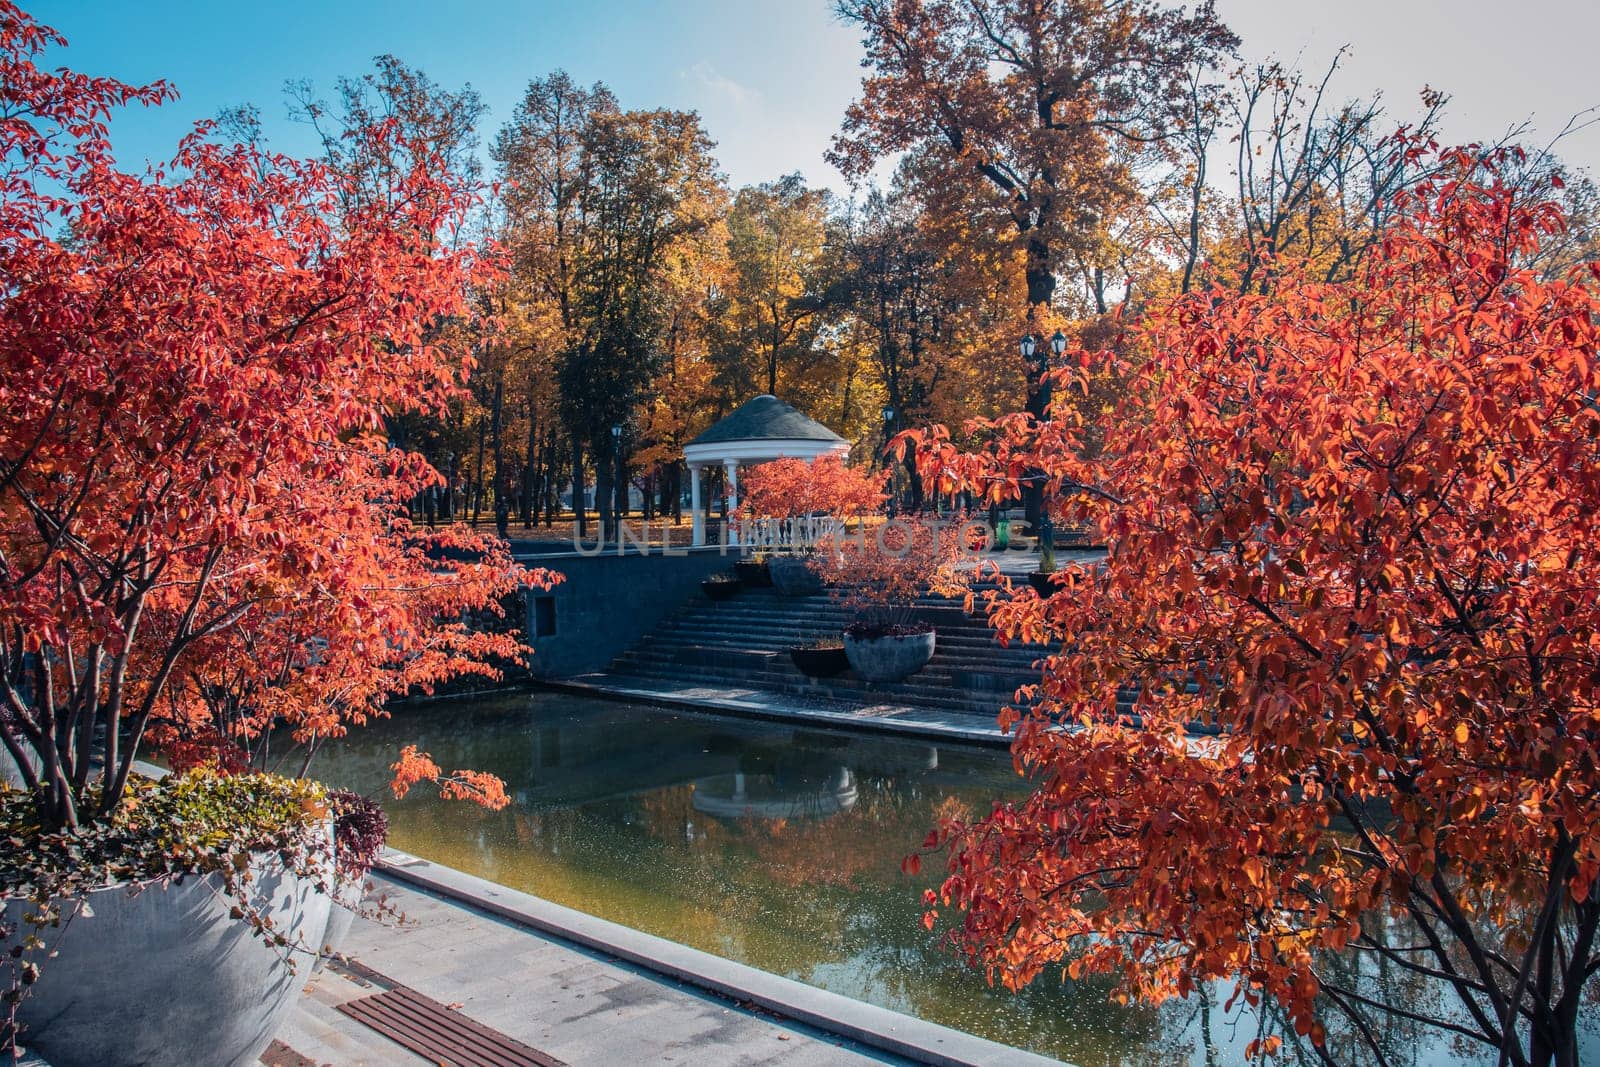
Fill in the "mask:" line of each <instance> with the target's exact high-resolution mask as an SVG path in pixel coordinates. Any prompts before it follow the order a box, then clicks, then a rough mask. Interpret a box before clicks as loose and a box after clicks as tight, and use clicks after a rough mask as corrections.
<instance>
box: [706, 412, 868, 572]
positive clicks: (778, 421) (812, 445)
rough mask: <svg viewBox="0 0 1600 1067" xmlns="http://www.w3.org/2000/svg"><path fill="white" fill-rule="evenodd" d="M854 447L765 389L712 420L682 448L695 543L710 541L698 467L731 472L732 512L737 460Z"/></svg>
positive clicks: (730, 511)
mask: <svg viewBox="0 0 1600 1067" xmlns="http://www.w3.org/2000/svg"><path fill="white" fill-rule="evenodd" d="M849 451H850V445H849V443H848V442H847V441H845V439H844V438H842V437H840V436H839V435H838V434H836V433H834V432H833V431H832V430H830V429H828V428H827V427H826V426H824V425H822V423H820V422H818V421H816V420H815V419H809V418H807V417H806V416H804V415H802V414H800V412H798V411H796V410H795V409H794V408H792V407H790V406H789V405H788V404H785V403H784V402H783V401H781V400H779V399H778V398H777V397H775V396H771V395H769V394H766V393H763V394H762V395H761V396H758V397H756V398H755V399H753V400H747V401H746V402H745V403H743V404H742V405H740V406H739V407H738V409H736V410H735V411H734V412H733V414H731V415H729V416H728V417H727V418H725V419H723V420H721V421H720V422H718V423H716V424H715V425H713V426H712V427H711V428H710V429H709V430H707V431H706V432H705V433H703V434H701V435H700V436H699V437H696V438H695V439H694V440H693V441H690V442H689V443H688V444H687V445H685V446H684V448H683V458H684V461H685V462H687V463H688V464H689V500H690V504H691V507H692V510H693V513H694V543H695V544H697V545H703V544H705V543H706V520H705V513H704V511H703V510H702V508H701V505H700V470H701V468H702V467H706V466H711V465H714V464H721V465H722V469H723V470H724V471H726V472H727V476H728V514H729V515H730V516H731V515H732V514H733V513H734V512H735V511H737V510H738V507H739V465H740V464H741V463H765V462H767V461H768V460H771V459H805V460H811V459H816V458H817V457H818V456H834V455H838V456H843V455H845V454H847V453H848V452H849Z"/></svg>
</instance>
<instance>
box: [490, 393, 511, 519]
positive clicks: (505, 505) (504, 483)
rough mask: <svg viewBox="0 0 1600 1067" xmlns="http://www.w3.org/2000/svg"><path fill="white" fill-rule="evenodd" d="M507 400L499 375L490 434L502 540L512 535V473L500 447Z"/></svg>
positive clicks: (496, 513) (496, 506) (495, 504)
mask: <svg viewBox="0 0 1600 1067" xmlns="http://www.w3.org/2000/svg"><path fill="white" fill-rule="evenodd" d="M505 399H506V383H505V375H504V374H498V375H496V376H495V382H494V404H493V406H492V408H491V409H490V410H491V416H490V418H491V422H490V434H491V436H492V437H493V439H494V529H495V533H497V534H498V535H499V536H500V538H501V540H504V539H505V538H507V537H509V536H510V535H511V472H510V471H508V470H506V454H505V449H504V448H502V447H501V446H500V439H501V436H502V435H501V433H500V430H501V423H502V421H503V419H504V415H505Z"/></svg>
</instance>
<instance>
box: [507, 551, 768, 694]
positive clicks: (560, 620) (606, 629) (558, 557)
mask: <svg viewBox="0 0 1600 1067" xmlns="http://www.w3.org/2000/svg"><path fill="white" fill-rule="evenodd" d="M737 551H738V550H737V549H729V550H727V552H726V554H725V553H724V552H723V550H722V549H721V548H719V547H717V546H710V547H706V548H695V549H679V550H676V552H675V553H674V554H673V555H670V556H667V555H662V554H661V550H660V549H659V548H656V549H652V550H651V552H650V554H648V555H645V554H641V553H640V552H638V551H637V550H635V549H633V548H632V547H631V546H630V549H629V551H628V552H627V553H625V554H624V555H621V556H618V555H616V550H615V549H614V548H611V547H609V546H608V548H607V550H606V551H605V552H604V553H603V554H600V555H594V556H584V555H580V554H578V553H576V552H563V553H560V554H551V555H539V556H536V557H532V558H529V559H527V560H526V561H525V562H527V563H528V564H530V565H532V566H538V567H548V568H550V569H551V570H555V571H560V572H561V574H562V575H564V576H565V579H566V580H565V581H563V582H562V583H561V584H559V585H557V586H556V587H555V588H554V589H552V590H550V591H549V592H541V591H539V590H532V591H530V592H529V593H528V595H527V601H526V605H525V617H524V622H525V625H526V626H527V631H526V632H527V637H528V642H529V643H530V644H532V645H533V649H534V651H533V661H532V668H531V669H532V673H533V674H534V676H535V677H544V678H561V677H569V676H571V675H574V674H585V673H587V672H589V671H598V670H603V669H604V668H605V667H606V666H607V665H608V664H610V662H611V661H612V660H613V659H615V658H616V657H617V656H618V655H620V654H621V653H622V652H623V651H624V650H626V649H627V648H629V647H630V646H632V645H633V644H634V643H635V642H637V641H638V640H639V639H640V638H641V637H643V636H644V635H645V634H646V633H647V632H649V631H650V630H651V629H653V628H654V627H655V626H656V624H657V623H659V622H660V621H661V620H662V619H663V618H665V617H666V616H667V615H669V614H671V613H672V612H673V611H676V610H677V609H678V608H680V607H682V606H683V604H684V603H685V602H687V601H688V600H689V598H690V597H691V596H698V595H700V582H701V580H702V579H704V578H706V577H708V576H709V575H712V574H715V573H717V572H718V571H725V570H731V569H732V567H733V564H734V560H736V559H737V558H738V556H737ZM544 598H548V602H547V603H545V604H543V605H541V604H540V600H541V599H544ZM552 613H553V617H552ZM541 622H543V623H544V625H545V626H549V625H550V624H551V623H552V622H553V624H554V627H555V632H554V633H553V634H543V635H541V633H540V629H541V625H540V624H541Z"/></svg>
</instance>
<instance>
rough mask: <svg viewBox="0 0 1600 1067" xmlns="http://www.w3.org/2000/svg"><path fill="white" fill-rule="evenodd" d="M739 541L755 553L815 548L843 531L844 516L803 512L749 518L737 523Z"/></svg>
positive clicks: (736, 532) (736, 530)
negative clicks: (782, 515) (781, 515)
mask: <svg viewBox="0 0 1600 1067" xmlns="http://www.w3.org/2000/svg"><path fill="white" fill-rule="evenodd" d="M734 527H735V536H736V537H737V541H736V542H735V543H736V544H739V545H743V546H744V547H745V548H748V549H750V550H751V551H752V552H792V551H795V550H796V549H808V548H815V547H816V546H817V544H818V543H819V542H821V541H822V540H823V539H824V538H827V537H831V536H832V535H834V534H836V533H841V532H842V531H843V530H844V528H845V523H844V520H843V519H839V518H835V517H834V516H832V515H821V514H818V515H799V516H796V517H794V518H792V519H745V520H741V521H739V522H738V523H736V524H734Z"/></svg>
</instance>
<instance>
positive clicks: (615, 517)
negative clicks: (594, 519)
mask: <svg viewBox="0 0 1600 1067" xmlns="http://www.w3.org/2000/svg"><path fill="white" fill-rule="evenodd" d="M611 470H612V475H611V508H610V510H611V524H612V534H613V536H614V537H615V538H616V539H617V541H618V542H619V543H620V542H621V541H622V512H623V508H624V506H625V505H626V504H627V500H628V491H627V490H626V489H625V488H623V484H622V482H623V479H622V423H620V422H614V423H612V424H611Z"/></svg>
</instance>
